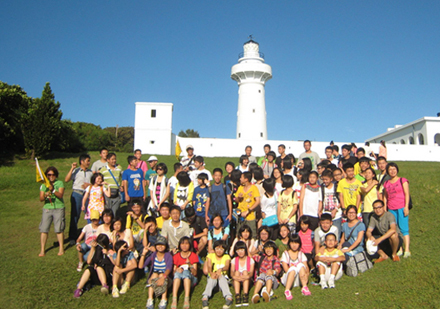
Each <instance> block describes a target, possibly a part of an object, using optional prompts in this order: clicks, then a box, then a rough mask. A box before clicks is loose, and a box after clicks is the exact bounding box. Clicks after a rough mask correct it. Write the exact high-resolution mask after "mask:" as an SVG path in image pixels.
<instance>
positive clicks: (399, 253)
mask: <svg viewBox="0 0 440 309" xmlns="http://www.w3.org/2000/svg"><path fill="white" fill-rule="evenodd" d="M402 255H403V251H402V248H400V249H399V251H397V256H402Z"/></svg>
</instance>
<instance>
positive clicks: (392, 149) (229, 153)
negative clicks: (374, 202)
mask: <svg viewBox="0 0 440 309" xmlns="http://www.w3.org/2000/svg"><path fill="white" fill-rule="evenodd" d="M178 139H179V142H180V146H181V147H182V150H183V153H182V155H184V154H186V153H185V148H186V145H188V144H191V145H193V146H194V153H195V154H196V155H201V156H204V157H239V156H241V155H242V154H244V149H245V147H246V146H247V145H250V146H252V148H253V150H252V154H253V155H254V156H256V157H260V156H263V155H264V151H263V146H264V145H265V144H269V145H271V147H272V150H273V151H275V153H276V154H277V155H278V145H279V144H284V145H285V146H286V153H293V155H294V156H295V158H298V157H299V155H300V154H301V153H302V152H304V148H303V142H302V141H243V140H235V139H219V138H182V137H178ZM335 144H336V145H338V146H339V148H341V147H342V145H344V144H349V143H343V142H335ZM328 145H329V142H313V141H312V150H313V151H315V152H317V153H318V154H319V156H320V157H321V158H324V157H325V147H327V146H328ZM356 145H357V146H358V147H362V146H363V145H364V143H363V142H359V143H356ZM173 147H175V145H174V146H173ZM370 148H371V149H372V150H373V151H374V152H375V153H378V152H379V144H371V145H370ZM387 151H388V161H436V162H440V146H426V145H424V146H419V145H394V144H390V145H387Z"/></svg>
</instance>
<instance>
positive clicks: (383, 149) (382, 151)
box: [379, 140, 387, 159]
mask: <svg viewBox="0 0 440 309" xmlns="http://www.w3.org/2000/svg"><path fill="white" fill-rule="evenodd" d="M379 157H384V158H385V159H386V158H387V146H385V141H384V140H381V141H380V146H379Z"/></svg>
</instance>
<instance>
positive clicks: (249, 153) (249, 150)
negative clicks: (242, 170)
mask: <svg viewBox="0 0 440 309" xmlns="http://www.w3.org/2000/svg"><path fill="white" fill-rule="evenodd" d="M244 152H245V153H246V155H247V157H248V159H249V163H257V158H255V157H254V156H253V155H252V146H249V145H248V146H246V148H245V149H244Z"/></svg>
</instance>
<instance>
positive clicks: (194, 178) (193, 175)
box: [189, 168, 212, 189]
mask: <svg viewBox="0 0 440 309" xmlns="http://www.w3.org/2000/svg"><path fill="white" fill-rule="evenodd" d="M201 173H205V174H206V175H208V180H209V181H211V180H212V176H211V172H210V171H208V170H207V169H206V168H204V169H203V170H194V171H191V172H190V173H189V178H190V179H191V181H192V182H193V184H194V189H195V188H197V187H198V186H199V183H198V181H197V177H198V176H199V174H201Z"/></svg>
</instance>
